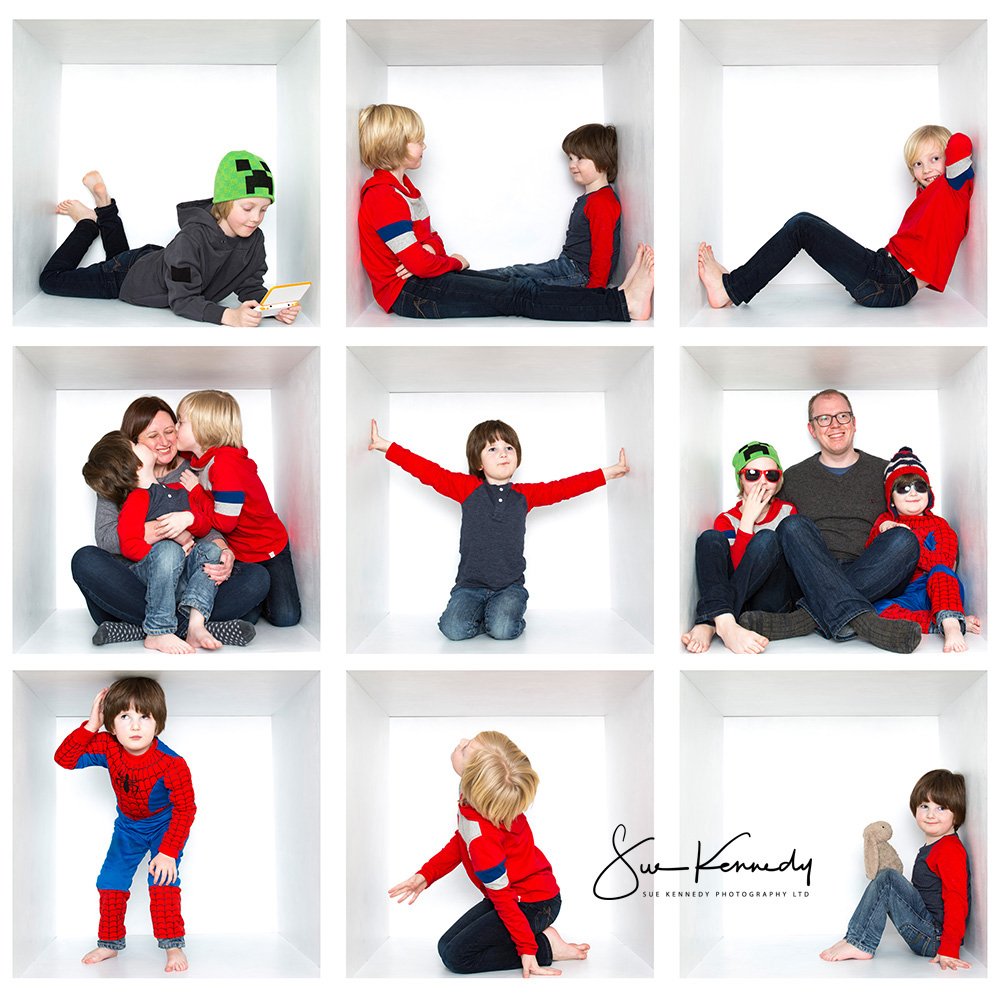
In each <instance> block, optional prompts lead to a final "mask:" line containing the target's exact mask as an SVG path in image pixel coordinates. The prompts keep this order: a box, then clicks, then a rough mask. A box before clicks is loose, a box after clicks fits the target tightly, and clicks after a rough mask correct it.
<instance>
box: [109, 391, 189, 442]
mask: <svg viewBox="0 0 1000 1000" xmlns="http://www.w3.org/2000/svg"><path fill="white" fill-rule="evenodd" d="M160 412H163V413H169V414H170V419H171V420H173V422H174V423H175V424H176V423H177V414H176V413H174V411H173V409H172V408H171V406H170V404H169V403H165V402H164V401H163V400H162V399H160V397H159V396H140V397H139V398H138V399H133V400H132V402H131V403H129V404H128V407H127V409H126V410H125V412H124V413H123V414H122V427H121V430H122V434H124V435H125V437H127V438H128V439H129V441H131V442H132V443H133V444H135V443H136V442H138V440H139V435H140V434H141V433H142V432H143V431H144V430H145V429H146V428H147V427H148V426H149V425H150V424H151V423H152V422H153V417H155V416H156V414H157V413H160Z"/></svg>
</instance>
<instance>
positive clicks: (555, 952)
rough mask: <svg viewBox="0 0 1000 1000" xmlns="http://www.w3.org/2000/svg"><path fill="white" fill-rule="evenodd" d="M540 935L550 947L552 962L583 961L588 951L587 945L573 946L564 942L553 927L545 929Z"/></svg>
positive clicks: (588, 946) (571, 943)
mask: <svg viewBox="0 0 1000 1000" xmlns="http://www.w3.org/2000/svg"><path fill="white" fill-rule="evenodd" d="M542 933H543V934H544V935H545V936H546V937H547V938H548V939H549V944H550V945H552V961H553V962H571V961H583V959H585V958H586V957H587V952H588V951H590V945H589V944H574V943H573V942H571V941H564V940H563V939H562V935H561V934H560V933H559V931H557V930H556V929H555V927H546V928H545V930H544V931H542Z"/></svg>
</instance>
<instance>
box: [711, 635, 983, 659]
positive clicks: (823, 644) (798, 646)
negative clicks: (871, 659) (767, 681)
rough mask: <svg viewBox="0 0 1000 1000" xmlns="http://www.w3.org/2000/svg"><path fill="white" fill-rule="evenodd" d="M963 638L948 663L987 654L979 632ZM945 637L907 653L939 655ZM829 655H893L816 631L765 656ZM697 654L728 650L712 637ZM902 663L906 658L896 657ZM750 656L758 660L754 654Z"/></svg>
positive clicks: (772, 645)
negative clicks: (965, 645) (965, 646)
mask: <svg viewBox="0 0 1000 1000" xmlns="http://www.w3.org/2000/svg"><path fill="white" fill-rule="evenodd" d="M966 641H967V642H968V644H969V648H968V650H967V651H966V652H965V653H963V654H957V653H955V654H949V659H948V663H949V665H953V666H955V667H963V668H964V667H966V666H969V665H970V664H968V663H967V661H969V660H978V659H980V658H981V657H984V656H986V653H987V643H986V640H985V639H984V638H983V637H982V636H981V635H967V636H966ZM943 646H944V639H943V638H942V637H941V636H940V635H925V636H924V637H923V638H922V639H921V640H920V645H919V646H917V648H916V649H915V650H914V651H913V653H911V654H909V656H921V657H924V656H935V655H941V652H942V647H943ZM824 653H825V654H828V655H835V656H866V655H870V654H872V653H874V654H881V655H884V656H886V657H891V656H893V654H892V653H885V652H884V650H880V649H876V648H875V647H874V646H872V645H871V644H870V643H867V642H864V641H863V640H861V639H851V640H850V641H849V642H830V641H829V640H827V639H824V638H823V637H822V636H821V635H820V634H819V633H818V632H814V633H813V634H812V635H807V636H802V637H800V638H798V639H782V640H780V641H775V642H772V643H769V644H768V647H767V650H766V655H767V656H768V657H769V658H770V657H772V656H782V655H788V654H791V655H793V656H800V657H801V656H812V655H813V654H820V655H822V654H824ZM699 655H700V656H712V657H715V656H728V655H730V653H729V650H727V649H726V647H725V646H723V645H722V641H721V640H720V639H719V638H718V637H716V638H715V639H713V640H712V645H711V646H710V647H709V649H708V652H707V653H701V654H699ZM897 658H898V659H899V660H900V661H901V662H902V661H903V660H904V659H909V657H897ZM750 659H752V660H753V662H759V661H757V660H756V658H755V657H751V658H750Z"/></svg>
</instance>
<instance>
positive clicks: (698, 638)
mask: <svg viewBox="0 0 1000 1000" xmlns="http://www.w3.org/2000/svg"><path fill="white" fill-rule="evenodd" d="M714 635H715V627H714V626H712V625H695V626H694V628H692V629H691V631H690V632H685V633H684V634H683V635H682V636H681V642H683V643H684V645H685V646H686V647H687V651H688V652H689V653H704V652H705V651H706V650H707V649H708V647H709V646H711V645H712V636H714Z"/></svg>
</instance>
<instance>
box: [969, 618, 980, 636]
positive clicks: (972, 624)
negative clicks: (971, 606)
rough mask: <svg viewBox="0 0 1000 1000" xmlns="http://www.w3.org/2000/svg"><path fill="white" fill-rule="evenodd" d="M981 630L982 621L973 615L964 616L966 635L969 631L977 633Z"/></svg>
mask: <svg viewBox="0 0 1000 1000" xmlns="http://www.w3.org/2000/svg"><path fill="white" fill-rule="evenodd" d="M982 630H983V623H982V622H981V621H980V620H979V619H978V618H977V617H976V616H975V615H966V616H965V634H966V635H968V634H969V633H970V632H971V633H972V634H973V635H979V633H980V632H982Z"/></svg>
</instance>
